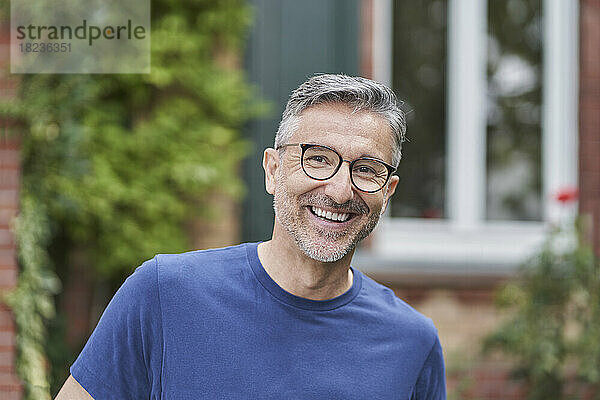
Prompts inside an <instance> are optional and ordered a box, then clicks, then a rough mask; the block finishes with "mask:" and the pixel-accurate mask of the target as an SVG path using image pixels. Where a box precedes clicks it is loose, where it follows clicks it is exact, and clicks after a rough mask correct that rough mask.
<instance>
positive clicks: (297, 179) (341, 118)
mask: <svg viewBox="0 0 600 400" xmlns="http://www.w3.org/2000/svg"><path fill="white" fill-rule="evenodd" d="M290 143H312V144H319V145H324V146H328V147H331V148H333V149H335V150H336V151H337V152H338V153H339V154H340V155H341V156H342V158H343V159H344V160H350V161H351V160H354V159H356V158H359V157H364V156H368V157H374V158H378V159H380V160H382V161H385V162H387V163H388V164H391V161H392V160H391V159H392V146H393V137H392V131H391V129H390V128H389V126H388V124H387V122H386V121H385V119H383V118H382V117H381V116H379V115H377V114H374V113H372V112H368V111H359V112H355V113H353V112H352V109H351V108H349V107H348V106H347V105H344V104H337V103H335V104H321V105H317V106H313V107H310V108H308V109H306V110H305V111H304V112H303V113H302V114H301V116H300V123H299V126H298V129H297V130H296V132H294V134H293V135H292V138H291V140H290ZM301 155H302V150H301V148H300V147H299V146H296V147H288V148H286V150H285V153H284V154H282V156H281V158H280V159H279V163H278V165H277V168H273V169H271V172H272V176H273V178H274V179H273V183H272V188H271V189H270V190H269V187H267V191H269V192H270V193H272V194H273V195H274V202H273V204H274V209H275V218H276V223H278V224H280V225H281V226H282V227H283V228H284V229H285V231H286V232H287V234H289V236H290V237H291V238H292V239H293V240H294V241H295V243H296V245H297V246H298V247H299V248H300V249H301V250H302V251H303V252H304V253H305V254H306V255H307V256H308V257H310V258H312V259H315V260H318V261H322V262H333V261H337V260H339V259H341V258H342V257H344V256H345V255H346V254H348V253H349V252H351V251H352V250H353V249H354V248H355V247H356V245H357V243H358V242H360V241H361V240H362V239H364V238H365V237H367V236H368V235H369V234H370V233H371V231H372V230H373V229H374V228H375V226H376V225H377V222H378V221H379V218H380V216H381V214H382V213H383V211H384V209H385V204H387V200H388V199H389V197H390V196H391V195H392V194H393V192H394V191H395V188H396V185H397V183H398V177H397V176H393V177H391V178H390V180H389V181H388V183H387V184H386V186H385V187H384V188H383V189H382V190H380V191H378V192H375V193H365V192H361V191H360V190H358V189H356V188H355V187H354V186H353V185H352V183H351V181H350V170H349V164H348V163H346V162H344V163H342V166H341V167H340V169H339V171H338V172H337V173H336V174H335V175H334V176H333V177H332V178H330V179H328V180H325V181H317V180H314V179H312V178H310V177H308V176H307V175H306V174H305V173H304V171H303V170H302V166H301ZM273 156H274V157H275V156H276V155H273ZM265 168H266V169H267V167H266V166H265ZM267 174H269V171H268V170H267ZM267 180H268V179H267ZM267 186H269V184H267ZM327 212H331V214H334V213H337V214H338V215H337V221H336V220H334V219H335V215H328V214H327ZM344 214H347V216H345V215H344ZM340 219H342V221H339V220H340Z"/></svg>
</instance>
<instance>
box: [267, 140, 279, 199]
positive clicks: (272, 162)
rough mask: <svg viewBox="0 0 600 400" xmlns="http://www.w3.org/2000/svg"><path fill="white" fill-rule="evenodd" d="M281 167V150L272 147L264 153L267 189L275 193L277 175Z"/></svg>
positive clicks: (268, 191)
mask: <svg viewBox="0 0 600 400" xmlns="http://www.w3.org/2000/svg"><path fill="white" fill-rule="evenodd" d="M278 168H279V152H278V151H277V150H275V149H273V148H271V147H269V148H267V149H265V152H264V153H263V169H264V170H265V190H266V191H267V193H269V194H274V193H275V176H276V172H277V169H278Z"/></svg>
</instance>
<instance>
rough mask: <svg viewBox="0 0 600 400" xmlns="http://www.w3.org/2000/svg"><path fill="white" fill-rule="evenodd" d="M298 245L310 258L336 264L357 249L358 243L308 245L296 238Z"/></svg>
mask: <svg viewBox="0 0 600 400" xmlns="http://www.w3.org/2000/svg"><path fill="white" fill-rule="evenodd" d="M295 239H296V244H297V245H298V247H299V248H300V250H302V252H303V253H304V254H305V255H306V256H307V257H309V258H311V259H313V260H315V261H319V262H324V263H331V262H336V261H339V260H341V259H342V258H344V257H345V256H346V255H348V254H349V253H351V252H352V251H353V250H354V249H355V247H356V243H346V244H333V243H327V244H325V243H324V244H321V243H315V242H314V241H313V242H311V243H306V242H305V241H304V240H302V239H300V238H295Z"/></svg>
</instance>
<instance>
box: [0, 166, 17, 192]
mask: <svg viewBox="0 0 600 400" xmlns="http://www.w3.org/2000/svg"><path fill="white" fill-rule="evenodd" d="M20 172H21V171H20V170H19V169H18V168H12V169H8V168H5V167H1V168H0V187H2V188H3V189H18V188H19V186H20V182H21V173H20Z"/></svg>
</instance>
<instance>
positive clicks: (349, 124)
mask: <svg viewBox="0 0 600 400" xmlns="http://www.w3.org/2000/svg"><path fill="white" fill-rule="evenodd" d="M405 131H406V125H405V118H404V114H403V112H402V111H401V110H400V109H399V108H398V105H397V101H396V97H395V96H394V94H393V92H392V91H391V90H389V89H388V88H386V87H385V86H383V85H381V84H379V83H376V82H373V81H370V80H368V79H364V78H355V77H348V76H345V75H316V76H314V77H312V78H310V79H309V80H308V81H306V82H304V83H303V84H302V85H301V86H300V87H299V88H298V89H296V90H295V91H294V92H293V93H292V95H291V97H290V99H289V101H288V104H287V107H286V109H285V111H284V113H283V118H282V121H281V124H280V126H279V130H278V132H277V135H276V138H275V148H269V149H266V150H265V152H264V158H263V168H264V170H265V186H266V190H267V192H268V193H270V194H272V195H273V196H274V202H273V204H274V209H275V224H274V227H273V235H272V238H271V240H269V241H266V242H263V243H259V244H256V243H247V244H242V245H239V246H234V247H228V248H223V249H212V250H206V251H196V252H190V253H186V254H181V255H158V256H156V257H155V258H154V259H152V260H150V261H147V262H145V263H144V264H143V265H142V266H141V267H139V268H138V269H137V270H136V272H135V273H133V274H132V275H131V276H130V277H129V278H128V279H127V280H126V282H125V283H124V284H123V286H122V287H121V288H120V289H119V291H118V292H117V294H116V295H115V297H114V298H113V299H112V301H111V303H110V304H109V306H108V307H107V309H106V311H105V312H104V314H103V316H102V318H101V320H100V322H99V323H98V326H97V327H96V329H95V331H94V333H93V334H92V336H91V337H90V339H89V341H88V343H87V344H86V346H85V348H84V349H83V351H82V352H81V354H80V356H79V358H78V359H77V360H76V361H75V363H74V364H73V366H72V367H71V374H72V375H71V376H70V377H69V379H68V380H67V382H66V383H65V385H64V387H63V389H62V390H61V392H60V393H59V395H58V399H89V398H90V395H91V396H92V397H93V398H96V399H148V398H151V399H159V398H168V399H203V398H207V399H445V397H446V395H445V379H444V365H443V359H442V352H441V347H440V343H439V340H438V336H437V332H436V330H435V327H434V326H433V324H432V323H431V321H430V320H429V319H427V318H425V317H423V316H422V315H420V314H419V313H417V312H416V311H415V310H413V309H412V308H410V307H409V306H408V305H407V304H406V303H404V302H403V301H402V300H400V299H398V298H397V297H395V296H394V293H393V292H392V291H391V290H390V289H387V288H385V287H383V286H381V285H379V284H377V283H375V282H374V281H372V280H371V279H369V278H367V277H366V276H365V275H363V274H362V273H361V272H360V271H357V270H355V269H353V268H351V267H350V261H351V259H352V255H353V254H354V251H355V249H356V245H357V243H358V242H359V241H361V240H362V239H364V238H365V237H367V236H368V235H369V233H370V232H371V231H372V230H373V229H374V228H375V226H376V224H377V222H378V220H379V218H380V216H381V215H382V214H383V212H384V210H385V207H386V205H387V203H388V200H389V198H390V196H391V195H392V194H393V193H394V191H395V190H396V186H397V185H398V180H399V178H398V177H397V176H395V175H393V173H394V171H395V168H396V167H397V166H398V163H399V162H400V150H401V144H402V142H403V140H404V135H405Z"/></svg>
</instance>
